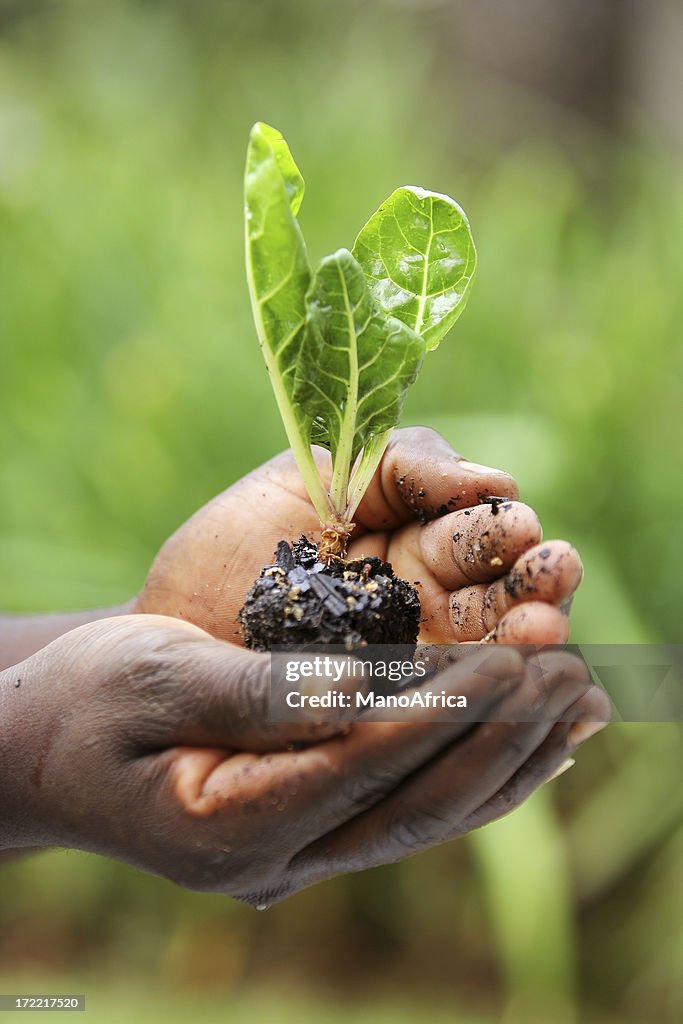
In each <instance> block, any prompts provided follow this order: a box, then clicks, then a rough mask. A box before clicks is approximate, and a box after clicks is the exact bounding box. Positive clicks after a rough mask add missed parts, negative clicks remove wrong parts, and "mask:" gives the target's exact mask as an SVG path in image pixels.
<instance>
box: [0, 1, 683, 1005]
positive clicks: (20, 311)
mask: <svg viewBox="0 0 683 1024" xmlns="http://www.w3.org/2000/svg"><path fill="white" fill-rule="evenodd" d="M682 46H683V14H682V9H681V7H680V5H679V4H677V3H676V2H674V0H672V2H669V0H628V2H623V3H622V2H620V0H544V2H538V0H478V2H477V3H476V4H474V3H472V2H467V0H462V2H458V0H453V2H450V3H449V2H420V0H393V2H392V0H379V2H375V3H367V2H366V3H361V2H357V0H338V2H336V3H330V2H328V0H289V2H288V3H286V4H283V3H281V2H276V0H252V2H237V0H202V2H201V3H197V2H192V0H167V2H162V0H148V2H143V0H127V2H124V0H106V2H105V0H63V2H59V0H14V2H12V0H0V423H1V425H2V429H1V431H0V607H3V608H4V609H6V610H8V611H24V610H35V611H37V610H42V609H63V608H79V607H87V606H99V605H106V604H109V603H116V602H120V601H122V600H125V599H127V598H129V597H130V596H131V595H132V594H133V593H134V592H135V590H136V589H137V588H138V587H139V586H140V585H141V583H142V580H143V579H144V576H145V574H146V570H147V567H148V565H149V563H150V561H151V559H152V557H153V555H154V553H155V551H156V550H157V548H158V547H159V545H160V544H161V543H162V541H163V540H164V539H165V537H166V536H167V535H168V534H169V533H170V532H171V531H172V530H173V529H174V528H175V527H176V526H177V525H179V524H180V523H181V522H182V521H183V519H184V518H186V517H187V516H188V515H189V514H190V513H191V512H192V511H194V510H195V509H196V508H197V507H198V506H199V505H200V504H202V503H203V502H204V501H205V500H207V499H208V498H210V497H211V496H213V495H214V494H215V493H216V492H218V491H220V490H222V489H224V488H225V487H226V486H227V485H229V484H230V483H231V482H233V481H234V480H236V479H237V478H238V477H239V476H241V475H242V474H243V473H245V472H246V471H247V470H249V469H251V468H252V467H253V466H255V465H257V464H258V463H259V462H261V461H263V460H265V459H266V458H268V457H269V456H271V455H272V454H273V453H274V452H275V451H277V450H279V449H280V448H281V447H283V446H284V435H283V432H282V428H281V426H280V424H279V422H278V418H277V412H276V409H275V404H274V402H273V400H272V398H271V395H270V392H269V384H268V380H267V375H266V373H265V370H264V367H263V366H262V364H261V357H260V354H259V351H258V346H257V344H256V339H255V336H254V331H253V328H252V325H251V317H250V312H249V307H248V298H247V293H246V286H245V281H244V271H243V256H242V225H241V213H242V196H241V175H242V166H243V159H244V152H245V146H246V140H247V133H248V129H249V127H250V125H251V123H252V122H253V121H255V120H258V119H263V120H266V121H269V122H270V123H272V124H275V125H276V126H278V127H279V128H280V129H281V130H282V131H283V132H284V133H285V135H286V137H287V139H288V141H289V142H290V144H291V146H292V149H293V152H294V155H295V157H296V159H297V160H298V162H299V164H300V166H301V167H302V170H303V173H304V175H305V178H306V182H307V197H306V200H305V204H304V208H303V212H302V223H303V227H304V231H305V233H306V236H307V239H308V242H309V248H310V250H311V254H312V256H313V257H314V258H316V257H319V256H321V255H323V254H325V253H326V252H329V251H332V250H333V249H334V248H337V247H338V246H340V245H348V244H350V243H351V242H352V241H353V239H354V237H355V234H356V232H357V230H358V228H359V227H360V226H361V225H362V224H363V223H364V220H365V219H366V218H367V216H368V215H369V214H370V213H371V212H372V211H373V210H374V209H375V208H376V206H377V205H378V204H379V202H380V201H381V200H382V199H383V198H384V197H385V196H386V195H387V194H388V193H389V192H390V191H391V190H392V189H393V188H394V187H396V186H397V185H399V184H404V183H414V184H420V185H424V186H426V187H429V188H433V189H436V190H439V191H443V192H448V193H450V194H452V195H453V196H455V197H456V198H457V199H458V200H459V201H460V202H461V203H462V205H463V206H464V207H465V209H466V210H467V211H468V214H469V215H470V218H471V222H472V227H473V231H474V234H475V239H476V241H477V243H478V248H479V256H480V271H479V275H478V280H477V282H476V286H475V288H474V291H473V294H472V298H471V299H470V303H469V306H468V309H467V312H466V314H465V316H464V317H463V319H462V320H461V321H460V323H459V324H458V327H457V328H456V330H455V331H454V333H453V335H452V336H451V337H450V338H449V340H448V342H447V343H445V344H444V345H443V346H442V347H441V349H440V350H439V352H438V355H437V356H436V357H434V358H433V359H430V360H428V362H427V364H426V366H425V368H424V370H423V373H422V376H421V378H420V381H419V383H418V384H417V385H416V387H415V389H414V393H413V394H412V395H411V397H410V399H409V401H408V406H407V410H406V415H405V422H407V423H410V422H413V423H416V422H421V423H428V424H431V425H433V426H435V427H437V428H438V429H439V430H441V431H442V433H444V434H445V435H446V436H447V437H448V438H449V440H451V441H452V442H453V443H454V445H455V446H456V447H457V448H458V449H459V450H460V451H462V452H464V453H465V454H466V455H467V456H468V457H469V458H471V459H474V460H477V461H481V462H489V463H491V464H494V465H501V466H503V467H505V468H506V469H509V470H510V471H512V472H513V473H514V474H515V475H516V476H517V478H518V480H519V482H520V486H521V489H522V496H523V498H524V499H525V500H527V501H528V502H529V503H531V504H533V505H534V506H535V507H536V508H537V509H538V511H539V513H540V515H541V518H542V519H543V522H544V525H545V529H546V536H548V537H551V536H566V537H568V538H570V539H571V540H572V541H573V542H574V543H576V544H577V546H578V547H579V549H580V550H581V552H582V555H583V558H584V564H585V568H586V577H585V581H584V583H583V585H582V587H581V590H580V593H579V595H578V596H577V598H576V600H575V602H574V609H573V623H574V626H573V634H572V639H574V640H576V641H584V642H646V641H658V640H664V641H676V640H680V639H681V635H680V634H681V629H680V622H681V602H680V600H679V590H680V582H679V575H678V572H679V569H680V565H681V561H682V560H681V547H682V545H683V539H682V534H681V530H680V517H681V512H682V511H683V476H682V475H681V472H680V463H681V459H680V452H681V448H682V446H683V418H682V417H681V397H682V396H681V390H682V389H681V380H682V374H681V370H682V369H683V346H682V345H681V332H682V329H681V323H682V322H683V175H682V174H681V170H682V167H681V164H682V162H683V161H682V159H681V155H682V153H683V115H682V114H681V109H683V104H681V93H682V91H683V76H682V74H681V70H680V52H681V47H682ZM682 768H683V746H682V744H681V735H680V731H679V729H678V727H677V726H674V725H671V726H645V725H641V726H629V727H626V726H620V727H612V728H611V729H610V730H608V731H607V733H604V734H602V735H601V736H600V737H599V738H598V739H596V740H594V741H592V743H591V744H590V745H589V746H588V747H587V748H586V749H585V751H582V752H581V755H580V758H579V761H578V764H577V766H576V767H575V768H573V769H572V771H571V772H570V773H569V774H568V775H567V776H565V777H563V779H562V780H561V781H560V782H559V783H557V784H555V785H554V786H553V787H546V788H544V789H543V790H542V791H541V792H539V793H538V794H537V795H536V796H535V797H533V798H532V800H531V801H530V802H529V803H528V804H527V805H526V806H525V807H524V808H523V809H522V810H521V811H519V812H517V813H516V814H514V815H512V816H511V817H510V818H509V819H505V820H503V821H502V822H500V823H499V824H497V825H495V826H491V827H490V828H488V829H486V830H484V831H482V832H481V833H477V834H475V835H474V836H473V837H472V838H471V839H468V840H465V841H461V842H458V843H456V844H452V845H450V846H447V847H444V848H440V849H438V850H435V851H433V852H432V853H430V854H426V855H423V856H420V857H418V858H415V859H413V860H411V861H409V862H407V863H405V864H402V865H398V866H392V867H388V868H385V869H382V870H377V871H373V872H368V873H366V874H363V875H359V876H356V877H350V878H345V879H338V880H335V881H333V882H330V883H327V884H325V885H322V886H319V887H317V888H315V889H313V890H310V891H307V892H305V893H303V894H301V895H300V896H298V897H296V898H293V899H291V900H289V901H288V902H286V903H285V904H282V905H280V906H277V907H274V908H272V909H271V910H270V911H269V912H268V913H267V914H257V913H255V912H254V911H252V910H251V909H248V908H245V907H241V906H239V905H236V904H233V903H231V902H229V901H227V900H225V899H222V898H214V897H207V896H198V895H195V894H190V893H183V892H181V891H178V890H176V889H174V888H173V887H172V886H170V885H169V884H167V883H165V882H162V881H159V880H157V879H153V878H149V877H146V876H143V875H140V874H138V873H136V872H134V871H133V870H131V869H128V868H125V867H123V866H121V865H117V864H114V863H112V862H108V861H105V860H102V859H99V858H96V857H91V856H86V855H82V854H77V853H50V854H47V855H41V856H39V857H36V858H33V859H26V860H25V861H23V862H17V863H15V864H12V865H9V866H5V867H4V868H3V869H2V871H1V872H0V989H2V990H3V991H6V992H11V991H21V990H26V988H27V987H28V988H34V989H36V988H37V989H38V990H42V991H49V990H53V991H54V990H58V991H65V990H68V989H69V988H71V989H74V988H75V989H76V990H79V991H85V992H86V993H87V995H88V999H89V1005H90V1017H91V1019H93V1020H96V1021H98V1022H100V1021H102V1022H109V1021H123V1020H130V1019H133V1020H137V1019H140V1020H142V1019H144V1020H146V1021H150V1022H155V1021H168V1022H172V1021H175V1020H178V1021H180V1020H186V1019H188V1018H189V1017H191V1018H192V1019H194V1020H197V1021H216V1020H223V1019H226V1020H231V1021H233V1020H235V1021H241V1020H244V1021H247V1020H258V1021H266V1022H270V1021H272V1022H283V1024H289V1022H290V1021H294V1020H303V1021H308V1020H311V1021H313V1020H316V1021H317V1020H320V1019H324V1020H329V1021H337V1020H340V1021H341V1020H342V1019H343V1020H345V1021H349V1020H351V1021H357V1022H359V1024H360V1022H363V1021H365V1020H368V1021H369V1020H370V1019H372V1020H373V1021H379V1022H382V1021H384V1020H386V1021H392V1022H395V1021H404V1020H405V1021H408V1020H412V1021H421V1020H425V1021H427V1020H428V1021H433V1022H437V1024H438V1022H440V1021H442V1020H443V1021H446V1020H448V1021H454V1022H463V1024H464V1022H473V1024H484V1022H492V1021H503V1022H506V1024H508V1022H523V1024H535V1022H536V1021H538V1022H543V1024H564V1022H565V1021H566V1022H568V1024H569V1022H572V1021H581V1022H583V1021H588V1022H596V1024H597V1022H599V1024H611V1022H620V1024H621V1022H623V1024H629V1022H638V1024H640V1022H646V1021H647V1022H648V1024H650V1022H669V1021H671V1022H678V1021H680V1020H681V1019H683V981H682V978H683V856H682V854H683V793H682V791H681V787H680V776H681V769H682ZM134 1003H135V1005H136V1006H137V1009H136V1010H134V1009H131V1007H132V1006H133V1004H134Z"/></svg>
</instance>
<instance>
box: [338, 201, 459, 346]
mask: <svg viewBox="0 0 683 1024" xmlns="http://www.w3.org/2000/svg"><path fill="white" fill-rule="evenodd" d="M353 254H354V256H355V257H356V259H357V260H358V262H359V264H360V265H361V267H362V268H363V271H364V273H365V275H366V277H367V279H368V284H369V286H370V291H371V293H372V295H373V297H374V299H375V301H376V302H377V303H378V305H379V307H380V308H381V309H382V310H383V311H384V312H385V313H386V314H387V315H388V316H394V317H398V319H399V320H402V321H403V323H404V324H406V325H407V326H408V327H410V328H412V330H414V331H415V332H416V333H417V334H419V335H420V336H421V337H422V338H424V340H425V344H426V346H427V351H428V352H429V351H431V350H432V349H435V348H436V347H437V345H438V344H439V342H440V341H441V340H442V338H443V337H444V336H445V334H446V333H447V332H448V331H449V330H450V329H451V327H452V326H453V324H454V323H455V321H456V320H457V319H458V317H459V316H460V314H461V313H462V311H463V309H464V308H465V303H466V301H467V297H468V293H469V289H470V285H471V283H472V277H473V275H474V271H475V268H476V263H477V254H476V250H475V248H474V241H473V239H472V234H471V232H470V226H469V223H468V220H467V217H466V216H465V214H464V212H463V211H462V210H461V209H460V207H459V206H458V204H457V203H456V202H455V201H454V200H453V199H451V198H450V197H449V196H444V195H440V194H439V193H438V192H427V191H426V190H425V189H422V188H418V187H416V186H412V185H408V186H405V187H403V188H399V189H396V191H395V192H393V193H392V195H390V196H389V198H388V199H387V200H386V202H384V203H382V205H381V206H380V208H379V209H378V210H377V212H376V213H375V214H374V216H373V217H371V218H370V220H369V221H368V223H367V224H366V225H365V227H364V228H363V230H362V231H361V232H360V234H359V235H358V238H357V239H356V243H355V245H354V249H353Z"/></svg>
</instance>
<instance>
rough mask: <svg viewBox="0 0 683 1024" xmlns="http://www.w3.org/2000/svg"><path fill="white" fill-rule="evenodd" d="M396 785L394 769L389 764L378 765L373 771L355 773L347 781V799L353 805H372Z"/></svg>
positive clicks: (360, 806)
mask: <svg viewBox="0 0 683 1024" xmlns="http://www.w3.org/2000/svg"><path fill="white" fill-rule="evenodd" d="M395 785H396V778H395V773H394V771H393V770H392V769H391V768H390V767H389V766H388V765H386V766H384V767H381V766H376V767H375V768H373V769H372V771H368V772H363V773H362V774H360V775H354V776H353V777H352V778H351V779H350V780H349V781H348V783H347V799H348V801H349V803H350V804H351V805H352V807H354V808H356V809H365V808H367V807H371V806H372V805H373V804H374V803H376V802H377V800H379V799H380V798H381V797H382V796H384V794H385V793H386V792H387V791H388V790H390V789H392V788H393V786H395Z"/></svg>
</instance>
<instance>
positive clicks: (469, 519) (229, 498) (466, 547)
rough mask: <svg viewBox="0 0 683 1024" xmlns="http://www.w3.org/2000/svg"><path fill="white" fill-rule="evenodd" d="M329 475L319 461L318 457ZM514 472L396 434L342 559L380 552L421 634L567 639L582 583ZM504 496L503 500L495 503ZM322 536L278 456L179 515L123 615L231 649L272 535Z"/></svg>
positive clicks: (411, 434)
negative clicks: (208, 637) (416, 606)
mask: <svg viewBox="0 0 683 1024" xmlns="http://www.w3.org/2000/svg"><path fill="white" fill-rule="evenodd" d="M318 463H319V465H320V466H321V467H322V470H323V472H327V474H328V476H329V456H328V455H327V453H326V452H324V451H322V450H321V451H319V453H318ZM517 494H518V492H517V486H516V484H515V482H514V480H513V479H512V478H511V477H510V476H508V475H507V474H506V473H503V472H501V471H500V470H495V469H489V468H487V467H485V466H480V465H477V464H475V463H471V462H467V461H465V460H464V459H462V458H461V456H459V455H457V454H456V453H455V452H454V451H453V449H452V448H451V447H450V445H449V444H448V442H446V441H445V440H444V439H443V438H442V437H440V436H439V435H438V434H436V433H435V432H434V431H433V430H429V429H427V428H424V427H411V428H407V429H405V430H397V431H396V432H395V434H394V436H393V439H392V441H391V442H390V444H389V447H388V449H387V451H386V453H385V455H384V458H383V460H382V462H381V464H380V466H379V469H378V470H377V473H376V475H375V478H374V480H373V482H372V484H371V486H370V488H369V490H368V492H367V493H366V495H365V497H364V499H363V502H362V503H361V505H360V508H359V509H358V513H357V515H356V528H355V530H354V532H353V537H352V542H351V544H350V546H349V556H350V557H361V556H367V555H379V556H380V557H381V558H383V559H385V560H386V561H389V562H391V564H392V565H393V567H394V570H395V572H396V573H397V575H399V576H401V577H403V578H404V579H407V580H409V581H410V582H413V583H418V592H419V595H420V601H421V603H422V610H423V615H424V616H425V620H426V621H425V622H424V624H423V629H422V632H421V634H420V639H421V640H424V641H429V642H433V643H453V642H456V641H473V640H481V639H482V638H483V637H484V636H489V637H490V639H492V640H497V641H500V642H504V643H531V644H547V643H555V644H557V643H564V642H565V641H566V640H567V637H568V633H569V623H568V618H567V616H566V615H565V614H563V610H562V609H564V608H566V607H567V605H568V602H569V600H570V599H571V595H572V594H573V592H574V590H575V589H576V587H577V586H578V584H579V582H580V581H581V575H582V569H581V562H580V560H579V556H578V554H577V553H576V551H575V550H574V548H573V547H572V546H571V545H570V544H568V543H567V542H566V541H558V540H555V541H546V542H544V543H541V525H540V523H539V520H538V517H537V516H536V514H535V512H534V511H533V510H532V509H531V508H529V506H528V505H524V504H522V503H521V502H519V501H517V500H516V499H517ZM493 498H501V499H503V500H502V501H493V500H492V499H493ZM301 533H305V534H307V535H308V536H309V538H311V539H316V540H317V539H318V537H319V523H318V519H317V516H316V513H315V511H314V510H313V507H312V506H311V504H310V502H309V500H308V498H307V495H306V491H305V489H304V485H303V482H302V480H301V477H300V476H299V473H298V470H297V468H296V465H295V463H294V459H293V457H292V455H291V453H289V452H284V453H283V454H282V455H278V456H277V457H276V458H274V459H272V460H271V461H270V462H267V463H266V464H265V465H263V466H261V467H259V468H258V469H256V470H254V471H253V472H252V473H250V474H249V475H248V476H246V477H244V478H243V479H242V480H240V481H239V482H238V483H236V484H234V486H232V487H230V488H229V489H228V490H227V491H224V492H223V493H222V494H220V495H219V496H218V497H217V498H214V499H213V501H211V502H209V503H208V505H205V506H204V507H203V508H202V509H200V510H199V512H197V513H196V514H195V515H194V516H193V517H192V518H191V519H189V520H188V522H186V523H185V524H184V525H183V526H182V527H181V528H180V529H179V530H178V531H177V532H176V533H175V534H174V535H173V536H172V537H171V538H170V539H169V540H168V541H167V542H166V544H164V546H163V548H162V549H161V551H160V552H159V555H158V556H157V558H156V560H155V562H154V565H153V566H152V569H151V572H150V574H149V577H148V579H147V581H146V583H145V586H144V588H143V590H142V592H141V594H140V595H139V597H138V598H137V599H136V601H135V603H134V605H133V610H134V611H139V612H148V613H153V614H162V615H172V616H175V617H178V618H181V619H184V620H186V621H187V622H192V623H195V624H196V625H198V626H200V627H201V628H202V629H205V630H207V632H209V633H211V634H212V635H213V636H216V637H219V638H221V639H224V640H230V641H233V642H235V643H240V642H241V638H240V632H239V624H238V621H237V616H238V612H239V610H240V608H241V606H242V604H243V603H244V599H245V597H246V594H247V592H248V590H249V589H250V587H251V585H252V583H253V581H254V579H255V578H256V577H257V576H258V574H259V572H260V570H261V569H262V568H263V566H264V565H267V564H269V563H270V562H271V561H272V558H273V553H274V551H275V547H276V545H277V542H278V541H279V540H282V539H285V540H289V541H292V540H295V539H297V538H298V537H299V535H300V534H301Z"/></svg>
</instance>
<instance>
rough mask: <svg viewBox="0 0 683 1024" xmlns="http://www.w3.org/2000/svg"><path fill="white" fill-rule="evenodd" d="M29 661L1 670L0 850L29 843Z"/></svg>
mask: <svg viewBox="0 0 683 1024" xmlns="http://www.w3.org/2000/svg"><path fill="white" fill-rule="evenodd" d="M26 668H27V666H26V663H24V662H20V663H19V664H17V665H16V666H14V667H12V668H10V669H5V670H4V671H2V672H0V851H2V852H4V851H9V850H15V849H19V848H21V847H24V846H29V845H30V843H31V840H30V831H31V830H30V826H29V823H28V821H27V816H28V815H29V814H30V812H28V808H27V807H26V779H25V771H26V765H27V763H28V760H29V759H28V758H24V757H22V755H21V751H22V748H23V747H24V745H25V739H24V730H21V729H20V728H19V723H18V718H19V717H20V715H21V710H20V709H21V704H23V703H24V702H23V701H22V700H21V696H20V691H21V686H22V683H23V682H24V681H25V678H26Z"/></svg>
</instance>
